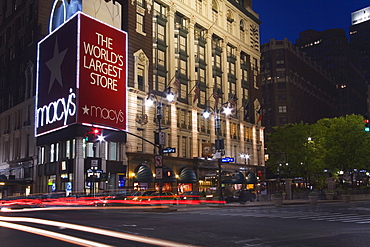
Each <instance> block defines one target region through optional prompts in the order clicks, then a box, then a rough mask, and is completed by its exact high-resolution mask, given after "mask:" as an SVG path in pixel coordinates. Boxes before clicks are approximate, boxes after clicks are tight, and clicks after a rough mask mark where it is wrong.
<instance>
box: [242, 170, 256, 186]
mask: <svg viewBox="0 0 370 247" xmlns="http://www.w3.org/2000/svg"><path fill="white" fill-rule="evenodd" d="M245 183H246V184H256V183H258V181H257V177H256V174H254V173H252V172H248V173H247V177H246V182H245Z"/></svg>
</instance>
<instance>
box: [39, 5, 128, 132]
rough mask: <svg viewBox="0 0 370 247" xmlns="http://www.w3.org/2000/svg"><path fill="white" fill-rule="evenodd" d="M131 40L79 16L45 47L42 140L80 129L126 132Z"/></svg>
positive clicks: (49, 38)
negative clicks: (99, 127)
mask: <svg viewBox="0 0 370 247" xmlns="http://www.w3.org/2000/svg"><path fill="white" fill-rule="evenodd" d="M126 36H127V34H126V33H125V32H123V31H121V30H118V29H116V28H113V27H111V26H109V25H107V24H104V23H102V22H100V21H98V20H96V19H93V18H92V17H89V16H87V15H86V14H83V13H81V12H78V13H77V14H76V15H75V16H74V17H72V18H71V19H70V20H69V21H67V22H66V23H64V24H63V25H61V26H60V27H59V28H57V29H56V30H55V31H54V32H52V33H51V34H50V35H48V36H47V37H46V38H45V39H43V40H42V41H40V43H39V51H38V71H37V96H36V136H39V135H42V134H46V133H49V132H51V131H55V130H58V129H60V128H64V127H67V126H68V125H71V124H76V123H79V124H86V123H87V124H89V123H95V124H102V125H107V126H111V127H113V128H118V129H122V130H126V126H127V119H126V112H127V105H126V92H127V90H126V89H127V85H126V83H127V81H126V68H127V64H126V63H127V62H126V59H127V55H126V51H127V39H126V38H127V37H126Z"/></svg>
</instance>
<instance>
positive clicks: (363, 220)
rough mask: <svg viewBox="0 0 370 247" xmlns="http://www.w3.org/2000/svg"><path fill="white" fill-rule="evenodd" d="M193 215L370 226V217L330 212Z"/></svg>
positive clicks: (258, 211)
mask: <svg viewBox="0 0 370 247" xmlns="http://www.w3.org/2000/svg"><path fill="white" fill-rule="evenodd" d="M192 214H202V215H218V216H230V217H233V216H234V217H235V216H236V217H255V218H281V219H298V220H313V221H328V222H343V223H356V224H370V215H363V214H353V213H334V212H333V213H330V212H304V211H294V212H289V211H273V210H248V211H245V210H244V211H243V210H240V209H229V210H226V213H225V211H222V212H220V211H202V212H200V211H198V212H197V211H193V212H192Z"/></svg>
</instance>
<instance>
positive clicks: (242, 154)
mask: <svg viewBox="0 0 370 247" xmlns="http://www.w3.org/2000/svg"><path fill="white" fill-rule="evenodd" d="M240 158H243V159H244V164H245V165H247V160H248V165H249V159H250V155H249V154H245V153H241V154H240Z"/></svg>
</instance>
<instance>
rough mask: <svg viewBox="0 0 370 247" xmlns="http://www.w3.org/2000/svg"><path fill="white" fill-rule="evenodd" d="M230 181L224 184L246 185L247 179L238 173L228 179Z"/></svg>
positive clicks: (225, 181) (224, 181)
mask: <svg viewBox="0 0 370 247" xmlns="http://www.w3.org/2000/svg"><path fill="white" fill-rule="evenodd" d="M228 178H229V179H226V180H223V181H222V183H224V184H244V183H245V178H244V175H243V173H241V172H237V173H234V174H232V176H229V177H228Z"/></svg>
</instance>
